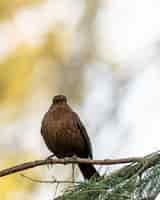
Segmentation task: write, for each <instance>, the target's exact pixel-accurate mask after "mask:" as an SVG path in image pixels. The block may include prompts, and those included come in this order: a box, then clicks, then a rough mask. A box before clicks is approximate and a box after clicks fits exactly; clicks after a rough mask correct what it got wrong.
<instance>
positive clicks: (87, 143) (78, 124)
mask: <svg viewBox="0 0 160 200" xmlns="http://www.w3.org/2000/svg"><path fill="white" fill-rule="evenodd" d="M75 114H76V113H75ZM76 118H77V120H76V123H77V127H78V128H79V130H80V133H81V134H82V137H83V138H84V141H85V143H86V145H85V146H86V148H87V153H88V157H89V158H91V159H92V158H93V155H92V146H91V141H90V139H89V136H88V134H87V131H86V129H85V127H84V125H83V123H82V122H81V120H80V118H79V117H78V115H77V114H76Z"/></svg>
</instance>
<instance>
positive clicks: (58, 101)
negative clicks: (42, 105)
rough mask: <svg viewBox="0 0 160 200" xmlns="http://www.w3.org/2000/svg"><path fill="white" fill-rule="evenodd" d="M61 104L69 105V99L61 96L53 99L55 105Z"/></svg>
mask: <svg viewBox="0 0 160 200" xmlns="http://www.w3.org/2000/svg"><path fill="white" fill-rule="evenodd" d="M61 103H67V98H66V96H64V95H62V94H60V95H56V96H54V97H53V104H54V105H55V104H61Z"/></svg>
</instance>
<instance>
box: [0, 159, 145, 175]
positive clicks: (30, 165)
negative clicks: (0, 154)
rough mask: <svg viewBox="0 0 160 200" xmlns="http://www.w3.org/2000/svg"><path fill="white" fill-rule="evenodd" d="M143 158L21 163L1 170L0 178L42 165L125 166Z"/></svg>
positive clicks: (46, 160)
mask: <svg viewBox="0 0 160 200" xmlns="http://www.w3.org/2000/svg"><path fill="white" fill-rule="evenodd" d="M142 159H143V157H131V158H121V159H105V160H90V159H82V158H76V159H75V158H64V159H45V160H36V161H31V162H26V163H22V164H19V165H16V166H14V167H10V168H7V169H3V170H1V171H0V177H3V176H7V175H10V174H13V173H16V172H20V171H23V170H26V169H30V168H34V167H38V166H42V165H49V164H52V165H55V164H64V165H65V164H74V163H75V164H76V163H83V164H95V165H115V164H125V163H131V162H140V161H141V160H142Z"/></svg>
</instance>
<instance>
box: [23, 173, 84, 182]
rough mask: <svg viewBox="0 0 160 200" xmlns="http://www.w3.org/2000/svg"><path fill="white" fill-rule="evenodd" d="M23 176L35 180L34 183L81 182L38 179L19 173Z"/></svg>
mask: <svg viewBox="0 0 160 200" xmlns="http://www.w3.org/2000/svg"><path fill="white" fill-rule="evenodd" d="M20 175H21V176H22V177H23V178H25V179H27V180H29V181H32V182H36V183H49V184H54V183H56V184H60V183H69V184H75V183H76V184H80V183H81V182H80V181H75V182H74V181H59V180H56V179H54V180H40V179H35V178H31V177H29V176H26V175H24V174H20Z"/></svg>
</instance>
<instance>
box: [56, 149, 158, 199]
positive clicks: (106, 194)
mask: <svg viewBox="0 0 160 200" xmlns="http://www.w3.org/2000/svg"><path fill="white" fill-rule="evenodd" d="M159 192H160V155H159V153H158V152H157V153H154V154H151V155H148V156H146V157H144V159H142V161H141V162H138V163H132V164H130V165H127V166H125V167H123V168H121V169H119V170H117V171H115V172H112V173H111V174H109V175H107V176H106V175H105V176H102V177H101V178H100V179H99V180H95V179H94V178H93V179H91V180H89V181H85V182H84V183H80V184H78V185H76V186H75V188H74V189H73V190H68V191H66V192H65V193H64V195H63V196H61V197H58V198H57V200H72V199H77V200H82V199H85V200H87V199H88V200H117V199H118V200H142V199H155V197H156V196H157V195H158V193H159Z"/></svg>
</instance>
